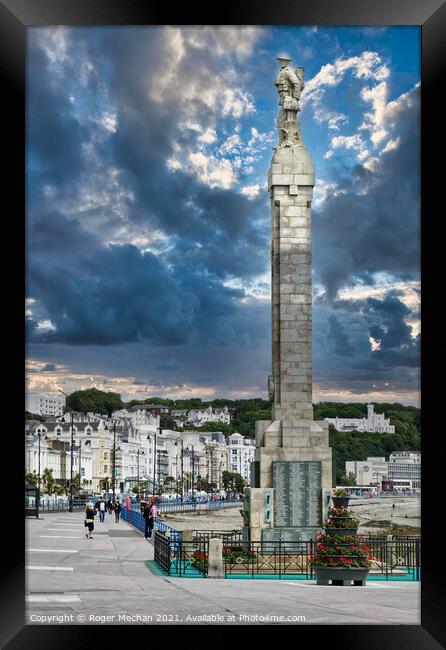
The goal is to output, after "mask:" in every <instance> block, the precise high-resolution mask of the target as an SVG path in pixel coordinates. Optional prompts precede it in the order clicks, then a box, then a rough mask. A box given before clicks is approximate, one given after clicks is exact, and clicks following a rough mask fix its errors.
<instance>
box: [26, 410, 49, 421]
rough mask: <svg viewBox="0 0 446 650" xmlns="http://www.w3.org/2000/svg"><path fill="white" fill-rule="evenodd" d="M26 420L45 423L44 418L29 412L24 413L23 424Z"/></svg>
mask: <svg viewBox="0 0 446 650" xmlns="http://www.w3.org/2000/svg"><path fill="white" fill-rule="evenodd" d="M27 420H37V421H38V422H45V418H44V417H42V416H41V415H38V414H37V413H30V412H29V411H25V422H26V421H27Z"/></svg>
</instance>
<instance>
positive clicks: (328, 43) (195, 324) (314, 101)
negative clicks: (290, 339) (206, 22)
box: [26, 26, 420, 405]
mask: <svg viewBox="0 0 446 650" xmlns="http://www.w3.org/2000/svg"><path fill="white" fill-rule="evenodd" d="M27 32H28V65H27V150H26V156H27V293H26V295H27V299H26V320H27V363H26V377H27V388H28V390H30V391H57V390H59V389H61V390H63V391H64V392H65V393H70V392H72V391H73V390H79V389H85V388H91V387H96V388H99V389H101V390H107V391H115V392H118V393H120V394H121V395H122V397H123V399H125V400H129V399H142V398H145V397H148V396H154V395H158V396H166V397H171V398H190V397H201V398H202V399H203V400H206V399H214V398H217V397H227V398H231V399H237V398H249V397H263V398H265V399H266V397H267V377H268V374H270V372H271V302H270V301H271V288H270V252H269V251H270V234H271V225H270V218H271V217H270V205H269V196H268V188H267V174H268V168H269V164H270V161H271V157H272V154H273V147H274V146H275V145H276V144H277V129H276V119H277V112H278V95H277V91H276V88H275V86H274V78H275V75H276V73H277V70H278V64H277V61H276V57H277V56H280V55H283V54H286V55H289V56H291V57H292V59H293V65H294V66H302V67H304V68H305V87H304V89H303V91H302V95H301V106H302V110H301V112H300V113H299V116H300V122H301V127H302V136H303V140H304V142H305V144H306V146H307V148H308V150H309V151H310V153H311V155H312V157H313V161H314V164H315V168H316V185H315V188H314V201H313V204H312V208H313V209H312V235H313V270H312V275H313V401H314V402H319V401H341V402H365V401H377V402H400V403H403V404H415V405H418V404H419V389H420V386H419V381H420V377H419V375H420V368H419V364H420V358H419V351H420V170H419V166H420V128H419V119H420V40H419V39H420V31H419V28H418V27H389V28H382V27H380V28H375V27H373V28H372V27H345V28H342V27H323V28H322V27H317V26H314V27H299V26H297V27H291V26H287V27H256V26H241V27H236V26H228V27H220V26H211V27H175V26H173V27H169V26H161V27H123V26H118V27H107V28H105V27H104V28H101V27H99V28H97V27H88V28H83V27H74V28H72V27H60V26H58V27H51V28H43V27H38V28H29V29H28V30H27Z"/></svg>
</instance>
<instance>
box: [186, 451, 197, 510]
mask: <svg viewBox="0 0 446 650" xmlns="http://www.w3.org/2000/svg"><path fill="white" fill-rule="evenodd" d="M191 448H192V485H191V489H192V500H193V498H194V476H195V453H194V446H193V445H191ZM186 451H189V447H186Z"/></svg>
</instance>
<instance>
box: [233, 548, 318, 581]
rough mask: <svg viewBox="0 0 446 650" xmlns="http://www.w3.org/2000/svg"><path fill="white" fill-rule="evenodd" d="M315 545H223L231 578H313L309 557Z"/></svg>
mask: <svg viewBox="0 0 446 650" xmlns="http://www.w3.org/2000/svg"><path fill="white" fill-rule="evenodd" d="M314 545H315V542H313V541H308V542H239V543H237V544H228V545H223V569H224V573H225V576H226V577H230V576H231V575H243V574H244V575H250V576H251V577H254V576H261V575H265V576H266V575H275V576H276V577H278V578H282V577H286V576H289V575H304V576H305V577H306V578H308V579H312V578H313V571H312V568H311V565H310V561H309V556H310V555H312V554H313V553H314Z"/></svg>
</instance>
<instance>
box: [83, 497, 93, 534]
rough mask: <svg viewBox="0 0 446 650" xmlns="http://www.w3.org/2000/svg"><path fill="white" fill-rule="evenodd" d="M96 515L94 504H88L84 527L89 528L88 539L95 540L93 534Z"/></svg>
mask: <svg viewBox="0 0 446 650" xmlns="http://www.w3.org/2000/svg"><path fill="white" fill-rule="evenodd" d="M95 515H96V510H95V509H94V507H93V504H91V503H87V504H86V506H85V520H84V526H85V527H86V528H88V532H87V533H85V537H87V539H93V535H92V532H93V530H94V517H95Z"/></svg>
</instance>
